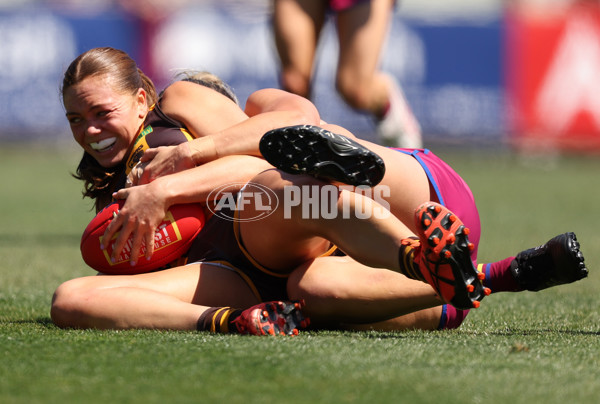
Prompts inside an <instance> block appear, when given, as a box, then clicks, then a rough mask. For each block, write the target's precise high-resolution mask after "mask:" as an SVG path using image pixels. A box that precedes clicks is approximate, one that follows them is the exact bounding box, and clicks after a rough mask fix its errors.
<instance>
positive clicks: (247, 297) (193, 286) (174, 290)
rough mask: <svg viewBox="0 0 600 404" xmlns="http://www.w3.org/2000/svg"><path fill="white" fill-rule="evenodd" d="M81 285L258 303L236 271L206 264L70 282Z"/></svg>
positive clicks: (219, 302) (199, 301)
mask: <svg viewBox="0 0 600 404" xmlns="http://www.w3.org/2000/svg"><path fill="white" fill-rule="evenodd" d="M69 282H70V283H75V285H74V286H76V287H78V288H84V289H85V288H92V289H100V288H136V289H142V290H148V291H152V292H156V293H160V294H163V295H168V296H171V297H174V298H176V299H178V300H180V301H182V302H185V303H192V304H196V305H202V306H233V307H249V306H252V305H254V304H256V303H258V298H257V297H256V296H255V295H254V294H253V292H252V290H251V289H250V287H249V286H248V285H247V284H246V282H245V281H244V280H243V279H242V278H241V277H240V276H239V275H238V274H237V273H235V272H233V271H231V270H229V269H226V268H222V267H219V266H218V265H215V264H210V263H202V264H190V265H186V266H181V267H176V268H171V269H166V270H163V271H158V272H150V273H146V274H139V275H120V276H113V275H99V276H89V277H85V278H78V279H74V280H72V281H68V282H67V283H69Z"/></svg>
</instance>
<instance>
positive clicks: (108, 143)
mask: <svg viewBox="0 0 600 404" xmlns="http://www.w3.org/2000/svg"><path fill="white" fill-rule="evenodd" d="M116 142H117V138H116V137H110V138H107V139H103V140H100V141H99V142H93V143H90V147H91V148H92V149H94V150H95V151H97V152H103V151H106V150H108V149H110V148H111V147H112V146H113V145H114V144H115V143H116Z"/></svg>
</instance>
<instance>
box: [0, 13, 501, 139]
mask: <svg viewBox="0 0 600 404" xmlns="http://www.w3.org/2000/svg"><path fill="white" fill-rule="evenodd" d="M154 32H155V35H154V36H153V37H148V36H145V35H144V34H143V28H142V27H141V26H140V22H139V21H137V20H136V19H134V18H132V17H131V16H130V15H127V14H125V13H123V12H119V11H111V12H106V11H105V12H102V13H99V14H94V15H75V14H67V13H61V12H59V11H56V10H50V9H39V10H36V11H32V10H28V11H22V12H12V13H4V14H0V97H1V98H2V100H3V101H2V104H1V106H0V140H15V141H16V140H30V139H39V138H46V139H50V138H52V139H53V138H56V139H60V138H62V137H68V136H69V135H68V127H67V125H66V120H65V118H64V111H63V110H62V106H61V104H60V97H59V86H60V81H61V78H62V74H63V72H64V69H65V68H66V67H67V65H68V63H69V62H70V61H71V60H72V59H73V58H74V57H76V56H77V55H78V54H79V53H81V52H83V51H85V50H87V49H90V48H92V47H97V46H113V47H117V48H120V49H123V50H125V51H127V52H128V53H129V54H130V55H132V56H133V57H134V58H135V59H136V60H137V61H138V63H139V64H140V65H141V67H142V68H143V69H144V70H146V71H150V72H151V75H152V78H153V79H154V80H155V82H156V83H157V84H158V85H159V86H160V85H164V84H165V83H167V82H168V81H169V80H170V77H172V76H173V75H174V73H175V72H176V70H177V69H186V68H187V69H205V70H210V71H212V72H214V73H215V74H217V75H219V76H221V77H222V78H223V79H225V80H226V81H227V82H229V83H230V84H231V85H232V87H233V88H234V89H235V90H236V92H237V93H238V96H239V98H240V100H245V98H246V97H247V96H248V95H249V94H250V93H251V92H252V91H255V90H257V89H259V88H263V87H276V86H277V85H278V82H277V60H276V56H275V51H274V46H273V41H272V38H271V31H270V27H269V22H268V16H267V15H264V13H263V14H260V13H259V14H257V15H255V16H253V18H249V17H248V15H247V14H244V13H236V12H235V10H231V9H226V8H220V7H218V6H214V5H212V6H209V5H204V6H195V7H192V8H188V9H185V10H182V11H180V12H178V13H175V14H173V15H171V16H170V18H168V19H166V20H164V21H163V22H162V24H161V25H160V26H159V27H155V30H154ZM148 41H149V42H148ZM502 46H503V22H502V20H501V19H498V20H495V21H485V22H480V23H477V24H466V23H465V24H445V25H440V24H427V23H424V22H422V21H411V20H407V19H404V18H403V17H402V15H401V14H397V15H396V17H395V20H394V23H393V25H392V31H391V34H390V37H389V40H388V43H387V48H386V50H385V53H384V59H383V61H382V63H383V67H384V69H385V70H386V71H388V72H390V73H391V74H392V75H394V76H395V77H396V78H397V79H398V80H399V82H400V83H401V84H402V86H403V88H404V91H405V93H406V95H407V98H408V99H409V102H410V103H411V105H412V106H413V109H414V111H415V114H416V115H417V118H418V119H419V121H420V122H421V125H422V127H423V130H424V133H425V136H426V137H427V136H430V137H439V136H443V137H453V138H458V139H460V138H462V137H473V136H479V137H482V138H486V139H488V140H489V139H492V140H500V139H501V137H502V136H504V134H505V133H506V131H507V128H506V122H505V115H506V114H505V100H504V87H503V63H504V62H503V54H502ZM148 49H149V50H150V51H151V52H150V54H146V53H144V52H145V50H148ZM336 62H337V42H336V39H335V34H334V32H333V30H332V27H331V26H329V27H328V29H327V31H326V34H325V40H324V42H323V43H322V44H321V48H320V57H319V63H318V69H317V76H316V83H315V89H314V94H315V99H314V101H315V103H316V104H317V106H318V107H319V109H320V110H321V112H322V115H323V118H324V119H325V120H327V121H329V122H334V123H339V124H341V125H343V126H346V127H348V128H349V129H351V130H352V131H354V132H355V133H357V134H359V135H361V136H363V137H366V138H369V137H370V136H372V133H373V125H372V122H371V121H370V119H369V118H368V117H366V116H365V115H362V114H359V113H356V112H355V111H353V110H351V109H349V108H348V107H346V106H345V105H344V104H343V102H342V101H341V100H340V99H339V97H338V96H337V94H336V93H335V89H334V77H333V76H334V73H335V65H336Z"/></svg>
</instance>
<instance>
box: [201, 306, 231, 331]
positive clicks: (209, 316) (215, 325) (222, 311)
mask: <svg viewBox="0 0 600 404" xmlns="http://www.w3.org/2000/svg"><path fill="white" fill-rule="evenodd" d="M240 314H242V310H237V309H232V308H231V307H211V308H209V309H208V310H206V311H205V312H204V313H202V315H201V316H200V318H199V319H198V323H197V324H196V329H197V330H198V331H210V332H214V333H222V334H228V333H237V327H236V326H235V325H233V324H232V322H233V320H235V319H236V318H238V317H239V316H240Z"/></svg>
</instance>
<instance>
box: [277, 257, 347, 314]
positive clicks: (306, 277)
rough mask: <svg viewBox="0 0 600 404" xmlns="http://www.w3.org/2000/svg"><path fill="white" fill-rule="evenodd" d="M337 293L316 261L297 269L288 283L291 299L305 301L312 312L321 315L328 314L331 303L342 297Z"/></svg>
mask: <svg viewBox="0 0 600 404" xmlns="http://www.w3.org/2000/svg"><path fill="white" fill-rule="evenodd" d="M336 291H337V289H336V288H335V287H332V285H331V284H330V280H329V279H328V278H327V276H322V274H321V272H320V271H319V270H318V263H315V261H309V262H307V263H305V264H303V265H301V266H299V267H298V268H296V269H295V270H294V271H293V272H292V273H291V274H290V276H289V278H288V282H287V292H288V296H289V298H290V299H292V300H304V301H305V302H306V305H307V307H309V308H310V309H311V311H313V312H317V311H318V312H319V314H326V312H327V311H328V308H330V307H331V304H330V303H332V301H335V300H338V299H340V298H341V297H342V296H340V295H338V294H337V293H336Z"/></svg>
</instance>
